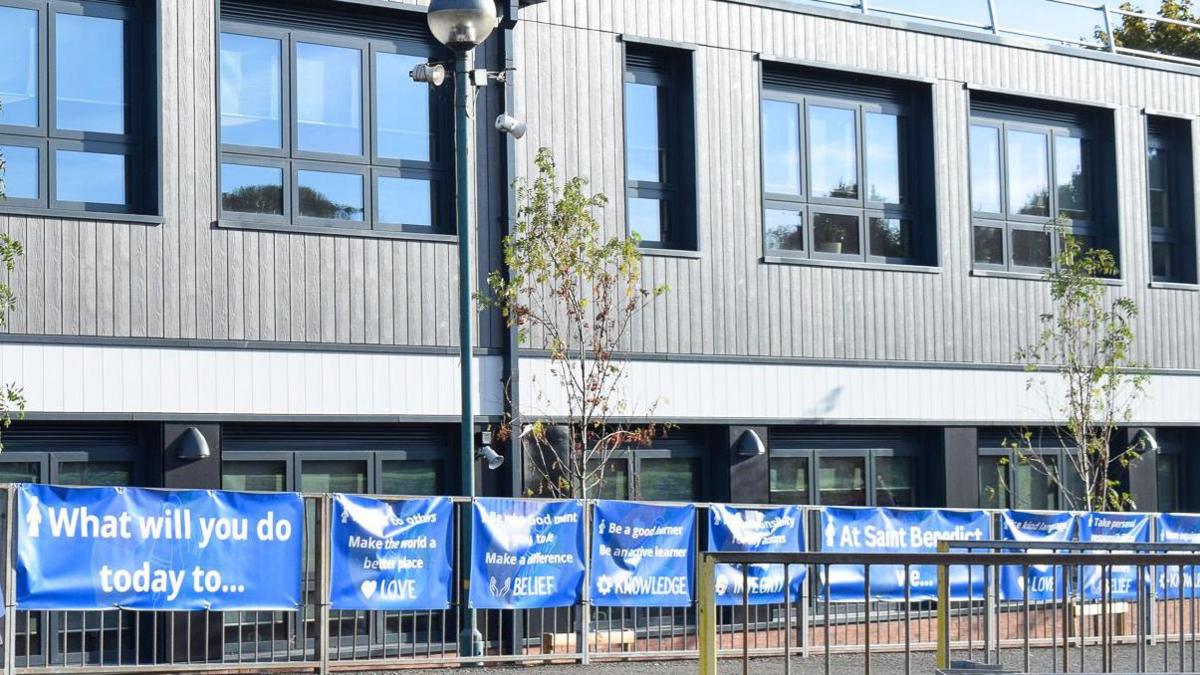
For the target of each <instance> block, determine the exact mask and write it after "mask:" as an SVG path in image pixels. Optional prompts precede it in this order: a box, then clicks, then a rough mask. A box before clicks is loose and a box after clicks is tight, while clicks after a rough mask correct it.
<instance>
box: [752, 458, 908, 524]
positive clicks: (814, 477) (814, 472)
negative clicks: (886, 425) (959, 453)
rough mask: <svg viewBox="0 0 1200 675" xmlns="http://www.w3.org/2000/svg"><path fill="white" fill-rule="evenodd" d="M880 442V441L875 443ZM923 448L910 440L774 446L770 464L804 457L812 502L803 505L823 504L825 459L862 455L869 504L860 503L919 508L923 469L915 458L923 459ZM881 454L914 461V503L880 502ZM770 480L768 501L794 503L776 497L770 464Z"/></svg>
mask: <svg viewBox="0 0 1200 675" xmlns="http://www.w3.org/2000/svg"><path fill="white" fill-rule="evenodd" d="M875 445H880V444H875ZM920 456H921V451H920V449H919V448H918V447H916V446H912V445H909V444H896V445H895V446H894V447H870V448H866V447H849V445H848V446H847V447H845V448H835V447H822V448H798V447H787V446H781V447H773V448H771V450H770V452H769V453H768V459H767V462H768V467H769V465H770V463H771V462H772V461H773V460H775V459H776V458H780V459H804V460H806V461H807V462H808V494H809V503H808V504H803V505H802V506H821V491H820V471H821V460H822V459H835V458H836V459H862V460H863V465H864V468H865V472H864V476H863V479H864V481H865V483H864V486H863V489H864V490H865V492H866V497H867V499H866V504H862V505H860V506H867V507H876V506H878V507H888V508H919V507H920V503H921V501H922V493H921V487H922V483H923V480H922V477H921V472H920V471H918V470H917V464H916V461H917V460H919V459H920ZM881 457H902V458H905V459H909V460H912V461H913V464H912V470H913V471H912V479H913V484H912V488H911V489H912V493H913V503H912V504H910V505H907V506H902V507H893V506H892V505H888V504H880V503H879V494H878V493H879V490H880V489H881V488H880V486H879V485H878V484H877V482H878V481H877V479H878V476H879V472H878V468H877V466H876V460H878V459H879V458H881ZM767 480H768V483H767V501H768V502H769V503H770V504H778V505H782V504H793V503H794V502H790V501H776V500H775V499H774V498H773V497H774V494H775V491H774V490H772V489H771V485H770V477H769V468H768V479H767Z"/></svg>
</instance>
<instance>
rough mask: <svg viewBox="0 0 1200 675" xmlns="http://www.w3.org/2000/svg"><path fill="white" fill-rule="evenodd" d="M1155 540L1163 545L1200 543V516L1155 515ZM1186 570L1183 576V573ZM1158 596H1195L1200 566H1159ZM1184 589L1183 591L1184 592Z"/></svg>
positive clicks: (1156, 590)
mask: <svg viewBox="0 0 1200 675" xmlns="http://www.w3.org/2000/svg"><path fill="white" fill-rule="evenodd" d="M1154 532H1155V540H1156V541H1158V542H1160V543H1163V544H1197V543H1200V516H1198V515H1192V514H1175V513H1160V514H1158V515H1156V516H1155V522H1154ZM1181 571H1182V574H1180V572H1181ZM1154 581H1155V593H1156V594H1157V595H1158V597H1160V598H1172V599H1173V598H1178V597H1180V593H1181V592H1182V594H1183V596H1184V597H1189V598H1190V597H1195V595H1196V593H1197V589H1198V588H1200V567H1193V566H1191V565H1188V566H1185V567H1184V568H1183V569H1182V570H1180V569H1179V567H1171V566H1169V565H1168V566H1165V567H1164V566H1159V567H1156V568H1155V569H1154ZM1181 587H1182V589H1181Z"/></svg>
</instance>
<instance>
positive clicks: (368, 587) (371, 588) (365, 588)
mask: <svg viewBox="0 0 1200 675" xmlns="http://www.w3.org/2000/svg"><path fill="white" fill-rule="evenodd" d="M378 587H379V582H378V581H376V580H374V579H368V580H366V581H364V582H362V584H360V585H359V587H358V590H360V591H362V594H363V597H364V598H366V599H368V600H370V599H371V596H372V595H375V589H376V588H378Z"/></svg>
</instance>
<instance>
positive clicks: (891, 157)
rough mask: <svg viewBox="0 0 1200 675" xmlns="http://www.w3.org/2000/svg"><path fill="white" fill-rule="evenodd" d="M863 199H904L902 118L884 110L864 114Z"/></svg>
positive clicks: (889, 201)
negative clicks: (864, 179)
mask: <svg viewBox="0 0 1200 675" xmlns="http://www.w3.org/2000/svg"><path fill="white" fill-rule="evenodd" d="M863 118H864V120H865V125H866V126H865V129H866V130H865V136H866V140H865V143H866V146H867V163H866V169H867V201H870V202H884V203H887V204H900V203H903V202H905V201H907V200H906V199H905V195H904V184H903V182H902V181H901V173H902V172H903V170H904V167H903V165H902V159H903V156H902V154H901V152H902V151H901V148H900V143H901V139H902V138H904V131H903V124H904V120H903V119H901V118H900V117H899V116H897V115H893V114H887V113H866V114H865V115H864V116H863ZM904 257H907V256H904Z"/></svg>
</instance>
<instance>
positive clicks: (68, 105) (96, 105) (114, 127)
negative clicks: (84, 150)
mask: <svg viewBox="0 0 1200 675" xmlns="http://www.w3.org/2000/svg"><path fill="white" fill-rule="evenodd" d="M54 21H55V33H54V54H55V64H56V67H55V70H54V74H55V101H56V104H55V105H56V108H55V119H56V121H57V124H56V126H57V128H59V129H69V130H72V131H95V132H103V133H110V134H123V133H125V22H124V21H121V20H119V19H106V18H101V17H95V16H82V15H77V14H59V13H56V14H55V15H54ZM60 199H61V198H60Z"/></svg>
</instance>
